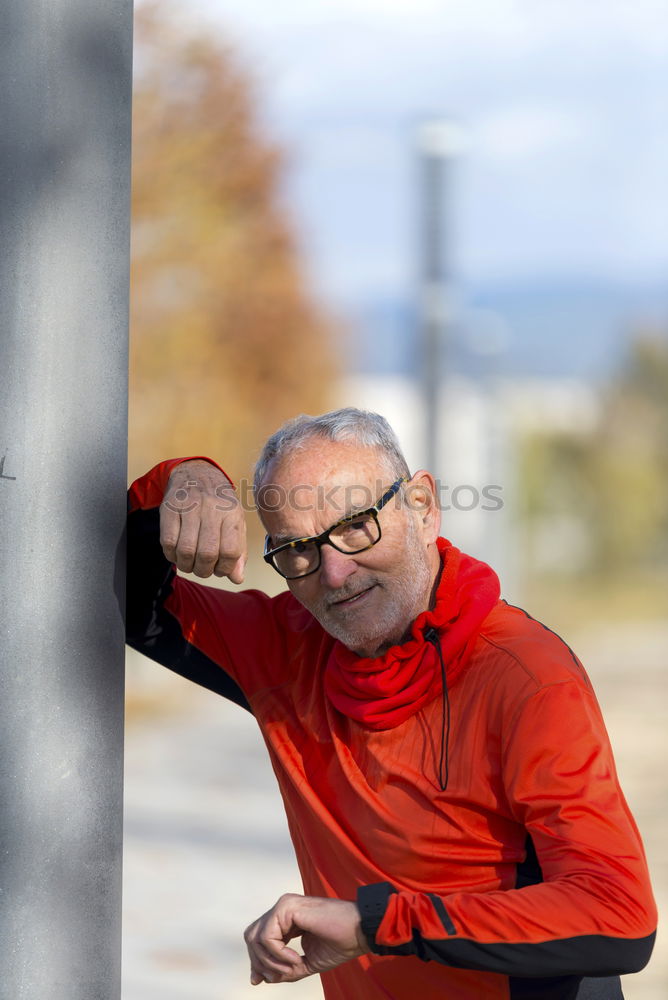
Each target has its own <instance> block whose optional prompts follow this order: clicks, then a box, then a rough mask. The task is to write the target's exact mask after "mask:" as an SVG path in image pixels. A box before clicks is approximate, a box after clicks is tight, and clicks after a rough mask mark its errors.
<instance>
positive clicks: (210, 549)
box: [192, 502, 222, 577]
mask: <svg viewBox="0 0 668 1000" xmlns="http://www.w3.org/2000/svg"><path fill="white" fill-rule="evenodd" d="M221 516H222V515H221V513H220V511H219V510H217V509H216V507H215V506H214V505H213V504H211V503H207V502H205V503H204V504H203V505H202V508H201V514H200V521H199V529H198V533H197V541H196V549H195V558H194V561H193V568H192V572H193V573H195V575H196V576H201V577H207V576H211V574H212V573H213V571H214V569H215V567H216V565H217V563H218V560H219V557H220V555H221V550H220V539H221V523H220V521H221Z"/></svg>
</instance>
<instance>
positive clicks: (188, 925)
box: [123, 625, 668, 1000]
mask: <svg viewBox="0 0 668 1000" xmlns="http://www.w3.org/2000/svg"><path fill="white" fill-rule="evenodd" d="M577 651H578V653H579V654H580V655H581V657H582V658H583V660H585V662H586V664H587V667H588V670H589V672H590V674H591V676H592V679H593V681H594V684H595V686H596V688H597V691H598V695H599V700H600V701H601V704H602V706H603V709H604V713H605V716H606V719H607V722H608V728H609V731H610V734H611V738H612V741H613V746H614V747H615V751H616V757H617V764H618V768H619V772H620V776H621V779H622V783H623V786H624V788H625V791H626V794H627V797H628V799H629V801H630V803H631V806H632V808H633V810H634V812H635V815H636V818H637V821H638V824H639V826H640V829H641V831H642V833H643V836H644V838H645V842H646V846H647V851H648V856H649V860H650V866H651V868H652V871H653V875H654V880H655V887H656V894H657V898H658V902H659V905H660V907H661V908H663V909H665V903H666V896H667V895H668V860H667V859H666V854H665V849H664V845H663V839H664V829H665V819H666V815H667V814H668V803H667V801H666V778H665V762H666V756H667V754H666V751H667V750H668V733H667V730H666V726H665V721H664V715H665V709H666V703H667V697H666V696H667V694H668V676H667V673H666V669H665V663H666V653H667V651H668V627H666V626H663V625H656V626H652V627H650V628H647V627H642V628H641V627H639V626H615V627H614V628H607V629H601V630H600V631H597V632H590V633H588V634H587V635H583V636H582V637H581V639H580V641H579V642H578V643H577ZM137 661H141V657H137V656H136V654H133V655H132V662H131V663H130V667H129V671H130V676H131V678H132V677H134V681H132V680H131V683H134V685H135V690H136V691H137V690H139V692H140V694H141V692H143V693H144V695H146V697H147V698H149V699H150V698H151V697H152V696H153V695H154V694H156V693H158V692H159V693H160V694H161V696H163V697H164V698H165V699H166V704H167V710H166V711H164V712H163V713H162V714H157V715H155V716H154V717H151V716H150V715H146V716H144V717H140V719H139V720H138V721H136V722H131V723H130V724H129V726H128V734H127V751H126V850H125V908H124V912H125V918H124V988H123V1000H186V998H187V1000H243V998H245V997H251V996H253V995H255V994H254V993H253V991H254V990H255V991H257V990H262V991H263V992H267V991H272V995H273V992H275V991H280V994H279V995H280V996H283V997H286V998H287V997H288V996H290V997H294V998H295V1000H299V998H301V1000H311V998H315V997H321V996H322V993H321V990H320V987H319V984H318V982H317V981H316V980H305V981H304V982H302V983H298V984H294V985H283V986H280V987H277V986H265V985H262V986H260V987H251V986H250V985H249V984H248V963H247V960H246V957H245V946H244V943H243V939H242V932H243V929H244V927H245V926H246V925H247V924H248V923H249V922H250V921H251V920H253V919H254V918H255V917H256V916H259V914H260V913H262V912H263V911H264V910H265V909H266V908H267V907H268V906H270V905H271V904H272V903H273V902H274V900H275V899H276V898H277V897H278V896H279V895H280V894H281V893H282V892H285V891H288V890H296V891H299V888H300V884H299V877H298V874H297V871H296V867H295V865H294V862H293V860H292V849H291V846H290V843H289V840H288V837H287V830H286V825H285V821H284V819H283V813H282V807H281V804H280V800H279V798H278V795H277V792H276V790H275V788H274V784H275V781H274V777H273V774H272V772H271V769H270V767H269V764H268V762H267V759H266V753H265V750H264V745H263V743H262V741H261V739H260V737H259V735H258V733H257V730H256V728H255V724H254V722H253V720H252V718H250V717H249V716H247V715H246V714H245V713H243V712H242V711H241V710H240V709H237V708H236V707H235V706H231V705H227V704H225V703H224V702H223V701H222V700H220V699H217V698H216V697H214V696H213V695H209V694H207V693H206V692H203V691H199V690H197V689H195V688H193V686H192V685H188V684H187V683H186V682H183V681H181V680H180V679H179V678H174V677H172V676H171V675H169V674H168V672H167V671H162V670H161V669H160V668H158V667H155V666H154V665H150V664H147V663H146V661H143V665H141V666H138V664H137ZM624 990H625V996H626V998H627V1000H665V997H666V996H667V995H668V948H667V946H666V944H665V943H664V937H663V935H660V937H659V941H658V944H657V949H656V951H655V954H654V957H653V959H652V961H651V963H650V965H649V966H648V968H647V969H646V970H645V971H644V972H642V973H640V974H639V975H637V976H633V977H627V978H626V980H625V983H624Z"/></svg>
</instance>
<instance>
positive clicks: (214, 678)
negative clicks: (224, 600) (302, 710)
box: [126, 458, 248, 708]
mask: <svg viewBox="0 0 668 1000" xmlns="http://www.w3.org/2000/svg"><path fill="white" fill-rule="evenodd" d="M245 537H246V533H245V525H244V518H243V511H242V510H241V506H240V504H239V502H238V500H237V498H236V495H235V492H234V487H233V486H232V484H231V482H230V480H229V478H228V477H227V476H226V474H225V473H224V472H223V471H222V469H220V468H219V467H218V466H216V465H215V464H214V463H212V462H210V461H208V460H205V459H202V458H195V459H187V460H184V459H172V460H170V461H167V462H161V463H160V464H159V465H156V466H155V467H154V468H153V469H151V470H150V472H148V473H146V475H144V476H142V477H141V478H140V479H137V480H136V481H135V482H134V483H133V484H132V486H131V487H130V490H129V492H128V563H127V565H128V577H127V612H126V631H127V642H128V645H130V646H131V647H132V648H133V649H136V650H138V651H139V652H140V653H144V654H145V655H146V656H149V657H150V658H151V659H153V660H156V661H157V662H158V663H161V664H162V665H163V666H166V667H169V668H170V669H171V670H174V671H176V673H179V674H182V675H183V676H185V677H187V678H188V679H190V680H192V681H194V682H195V683H197V684H200V685H202V686H203V687H207V688H209V689H210V690H212V691H215V692H216V693H217V694H221V695H223V696H224V697H226V698H229V699H231V700H232V701H236V702H237V703H238V704H240V705H243V706H244V707H246V708H247V707H248V703H247V701H246V698H245V697H244V695H243V694H242V692H241V690H240V688H239V687H238V685H237V684H236V683H235V682H234V681H233V680H232V679H231V677H230V676H229V675H228V673H226V672H225V670H224V669H221V664H220V663H219V662H218V661H217V660H215V659H214V658H213V657H212V656H210V655H207V652H206V651H205V650H204V649H203V648H202V646H203V645H204V643H202V642H199V641H196V640H195V637H194V636H193V634H192V627H189V629H188V630H186V629H185V628H184V620H183V615H182V614H181V613H180V610H181V608H182V605H183V601H184V600H185V598H186V596H187V591H188V589H190V590H192V588H193V587H196V585H195V584H190V588H189V587H188V586H187V584H188V581H184V580H180V579H179V578H178V577H177V575H176V567H178V568H179V569H182V570H183V571H184V572H188V571H191V570H192V571H194V572H196V573H197V574H198V575H199V576H202V577H206V576H211V575H212V574H216V575H218V576H229V578H230V579H231V580H233V581H234V582H235V583H241V582H242V580H243V572H244V566H245V563H246V545H245ZM179 584H180V585H181V586H180V587H179ZM175 588H178V589H179V590H180V591H183V592H184V593H183V594H182V595H181V599H180V600H178V601H177V600H176V598H177V597H178V596H179V595H177V594H176V593H175ZM205 596H206V597H209V595H208V594H207V595H205ZM193 599H194V595H193ZM191 603H192V602H191ZM209 603H210V602H209ZM205 610H206V609H205ZM186 631H187V634H186ZM201 631H202V633H203V634H206V630H205V628H204V626H203V627H202V629H201Z"/></svg>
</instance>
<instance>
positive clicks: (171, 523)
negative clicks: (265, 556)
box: [160, 459, 248, 583]
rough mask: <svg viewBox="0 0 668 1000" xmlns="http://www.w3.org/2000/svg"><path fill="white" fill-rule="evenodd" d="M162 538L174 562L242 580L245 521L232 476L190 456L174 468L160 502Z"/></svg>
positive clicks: (191, 569) (188, 568)
mask: <svg viewBox="0 0 668 1000" xmlns="http://www.w3.org/2000/svg"><path fill="white" fill-rule="evenodd" d="M160 542H161V544H162V549H163V552H164V553H165V556H166V558H167V559H169V561H170V562H172V563H174V564H175V565H176V567H177V568H178V569H180V570H182V571H183V572H184V573H195V574H196V576H201V577H207V576H211V574H214V575H215V576H221V577H222V576H227V577H229V578H230V580H232V582H233V583H243V579H244V569H245V566H246V560H247V558H248V554H247V551H246V521H245V518H244V512H243V510H242V508H241V504H240V503H239V500H238V498H237V495H236V493H235V491H234V487H233V486H232V484H231V482H230V481H229V479H228V478H227V477H226V476H225V475H224V473H222V472H221V471H220V469H217V468H216V466H215V465H212V464H211V463H210V462H205V461H203V460H202V459H192V460H189V461H187V462H181V464H180V465H177V466H176V468H174V469H173V470H172V473H171V475H170V477H169V483H168V485H167V490H166V492H165V496H164V499H163V501H162V504H161V505H160Z"/></svg>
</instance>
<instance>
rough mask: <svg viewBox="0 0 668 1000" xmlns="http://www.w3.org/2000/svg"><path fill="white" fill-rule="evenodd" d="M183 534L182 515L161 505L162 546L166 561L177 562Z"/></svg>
mask: <svg viewBox="0 0 668 1000" xmlns="http://www.w3.org/2000/svg"><path fill="white" fill-rule="evenodd" d="M180 533H181V515H180V513H179V512H178V511H176V510H174V508H173V507H167V506H165V504H161V505H160V544H161V545H162V551H163V552H164V554H165V559H168V560H169V561H170V562H171V563H175V562H176V546H177V544H178V541H179V535H180Z"/></svg>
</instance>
